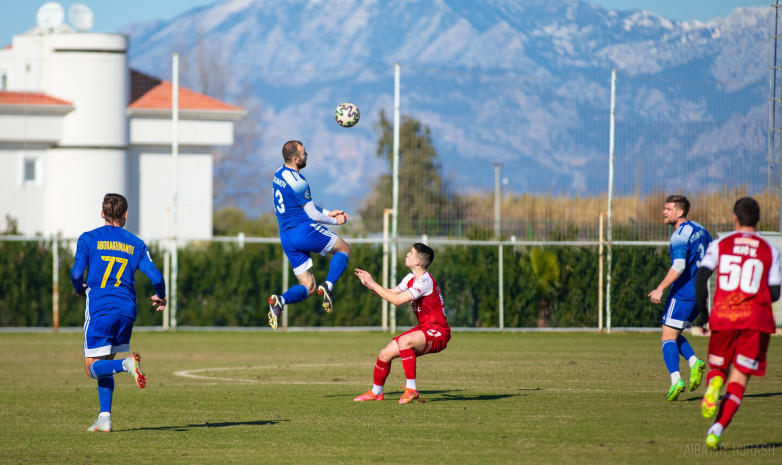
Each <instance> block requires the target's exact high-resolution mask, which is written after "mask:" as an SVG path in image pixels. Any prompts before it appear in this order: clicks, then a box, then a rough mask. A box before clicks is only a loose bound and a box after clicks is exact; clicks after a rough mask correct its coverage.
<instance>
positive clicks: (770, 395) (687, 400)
mask: <svg viewBox="0 0 782 465" xmlns="http://www.w3.org/2000/svg"><path fill="white" fill-rule="evenodd" d="M722 395H723V396H724V395H725V394H724V393H723V394H722ZM776 396H782V392H761V393H759V394H744V398H747V397H776ZM701 399H703V397H697V396H696V397H690V398H689V399H681V400H682V401H683V402H695V401H698V402H700V401H701Z"/></svg>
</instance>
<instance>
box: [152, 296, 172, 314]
mask: <svg viewBox="0 0 782 465" xmlns="http://www.w3.org/2000/svg"><path fill="white" fill-rule="evenodd" d="M149 300H151V301H152V306H153V307H154V306H155V305H157V308H156V309H155V310H157V311H158V312H159V311H161V310H163V309H164V308H166V305H167V304H168V301H167V300H166V299H163V298H161V297H158V295H157V294H155V295H153V296H152V297H150V298H149Z"/></svg>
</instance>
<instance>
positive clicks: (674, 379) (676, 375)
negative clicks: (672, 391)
mask: <svg viewBox="0 0 782 465" xmlns="http://www.w3.org/2000/svg"><path fill="white" fill-rule="evenodd" d="M680 379H682V374H681V373H679V372H678V371H674V372H673V373H671V385H674V384H676V383H677V382H678V381H679V380H680Z"/></svg>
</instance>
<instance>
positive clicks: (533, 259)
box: [529, 247, 560, 328]
mask: <svg viewBox="0 0 782 465" xmlns="http://www.w3.org/2000/svg"><path fill="white" fill-rule="evenodd" d="M529 267H530V271H531V273H530V276H532V277H533V283H532V284H533V286H534V287H535V288H536V289H537V291H538V295H539V297H540V301H539V306H538V328H545V327H548V322H549V318H551V313H552V300H554V298H555V297H556V295H557V291H558V290H559V287H560V269H559V259H558V258H557V255H556V254H555V253H554V252H549V251H546V250H542V249H540V248H538V247H535V248H533V249H532V250H530V252H529Z"/></svg>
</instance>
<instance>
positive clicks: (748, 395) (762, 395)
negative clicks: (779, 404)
mask: <svg viewBox="0 0 782 465" xmlns="http://www.w3.org/2000/svg"><path fill="white" fill-rule="evenodd" d="M774 396H782V392H761V393H759V394H744V397H774Z"/></svg>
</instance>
